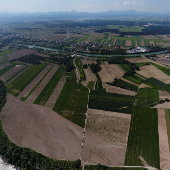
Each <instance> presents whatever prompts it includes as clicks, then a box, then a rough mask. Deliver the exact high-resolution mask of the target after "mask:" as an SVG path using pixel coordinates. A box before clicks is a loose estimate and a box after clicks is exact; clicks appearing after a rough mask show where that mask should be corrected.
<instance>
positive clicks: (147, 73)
mask: <svg viewBox="0 0 170 170" xmlns="http://www.w3.org/2000/svg"><path fill="white" fill-rule="evenodd" d="M137 73H139V74H140V75H142V76H144V77H147V78H150V77H153V78H155V79H158V80H160V81H163V82H166V81H167V80H170V77H169V76H168V75H166V74H165V73H163V72H162V71H160V70H159V69H158V68H156V67H155V66H153V65H146V66H143V67H141V68H140V71H137Z"/></svg>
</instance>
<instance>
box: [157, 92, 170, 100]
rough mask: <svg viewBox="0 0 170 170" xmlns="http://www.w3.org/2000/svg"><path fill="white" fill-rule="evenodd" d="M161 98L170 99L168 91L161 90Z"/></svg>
mask: <svg viewBox="0 0 170 170" xmlns="http://www.w3.org/2000/svg"><path fill="white" fill-rule="evenodd" d="M159 98H160V99H161V100H165V99H170V94H169V93H168V92H167V91H162V90H159Z"/></svg>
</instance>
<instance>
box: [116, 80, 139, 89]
mask: <svg viewBox="0 0 170 170" xmlns="http://www.w3.org/2000/svg"><path fill="white" fill-rule="evenodd" d="M129 82H130V81H129ZM129 82H128V81H127V80H126V79H117V80H115V81H114V82H113V85H114V86H117V87H120V88H123V89H126V90H131V91H135V92H136V91H137V90H138V86H137V85H136V84H133V83H129Z"/></svg>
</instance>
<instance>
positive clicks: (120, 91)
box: [103, 84, 136, 96]
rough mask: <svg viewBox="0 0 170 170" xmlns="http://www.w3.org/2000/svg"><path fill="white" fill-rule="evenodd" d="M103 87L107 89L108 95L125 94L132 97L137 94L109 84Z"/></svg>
mask: <svg viewBox="0 0 170 170" xmlns="http://www.w3.org/2000/svg"><path fill="white" fill-rule="evenodd" d="M103 87H104V88H105V89H106V92H107V93H116V94H124V95H130V96H135V95H136V92H134V91H130V90H126V89H123V88H120V87H117V86H112V85H109V84H104V85H103Z"/></svg>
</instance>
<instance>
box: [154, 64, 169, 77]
mask: <svg viewBox="0 0 170 170" xmlns="http://www.w3.org/2000/svg"><path fill="white" fill-rule="evenodd" d="M152 65H154V66H155V67H156V68H158V69H159V70H161V71H162V72H164V73H165V74H167V75H168V76H170V68H167V67H163V66H160V65H158V64H155V63H152Z"/></svg>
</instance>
